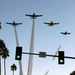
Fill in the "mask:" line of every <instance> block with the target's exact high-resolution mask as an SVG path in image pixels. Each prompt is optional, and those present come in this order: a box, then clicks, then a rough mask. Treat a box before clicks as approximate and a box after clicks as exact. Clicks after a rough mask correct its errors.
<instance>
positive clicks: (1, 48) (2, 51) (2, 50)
mask: <svg viewBox="0 0 75 75" xmlns="http://www.w3.org/2000/svg"><path fill="white" fill-rule="evenodd" d="M0 56H2V58H3V59H4V75H6V58H7V57H9V51H8V49H7V48H6V45H5V43H4V42H3V40H0Z"/></svg>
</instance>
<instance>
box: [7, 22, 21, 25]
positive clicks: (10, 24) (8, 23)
mask: <svg viewBox="0 0 75 75" xmlns="http://www.w3.org/2000/svg"><path fill="white" fill-rule="evenodd" d="M6 24H10V25H12V26H17V25H20V24H22V23H15V21H13V23H9V22H6Z"/></svg>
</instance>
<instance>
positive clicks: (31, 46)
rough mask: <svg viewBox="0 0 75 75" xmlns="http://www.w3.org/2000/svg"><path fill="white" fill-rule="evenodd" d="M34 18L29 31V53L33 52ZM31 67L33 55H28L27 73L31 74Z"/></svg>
mask: <svg viewBox="0 0 75 75" xmlns="http://www.w3.org/2000/svg"><path fill="white" fill-rule="evenodd" d="M34 20H35V19H34V18H33V24H32V32H31V42H30V51H29V52H30V53H33V52H34ZM32 67H33V56H32V55H29V62H28V71H27V75H32Z"/></svg>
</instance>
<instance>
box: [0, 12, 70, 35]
mask: <svg viewBox="0 0 75 75" xmlns="http://www.w3.org/2000/svg"><path fill="white" fill-rule="evenodd" d="M25 16H29V17H31V19H36V18H37V17H41V16H42V15H36V14H35V13H33V14H32V15H29V14H25ZM6 24H10V25H12V26H17V25H21V24H22V23H16V22H15V21H13V23H9V22H6ZM44 24H47V25H48V26H54V25H58V24H59V23H54V22H53V21H51V22H44ZM1 28H2V26H1V22H0V29H1ZM60 34H63V35H68V34H71V33H68V32H67V31H65V32H61V33H60Z"/></svg>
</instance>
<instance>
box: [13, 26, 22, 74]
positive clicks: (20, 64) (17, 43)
mask: <svg viewBox="0 0 75 75" xmlns="http://www.w3.org/2000/svg"><path fill="white" fill-rule="evenodd" d="M14 31H15V38H16V45H17V46H19V42H18V36H17V30H16V26H14ZM19 66H20V71H19V72H20V75H23V72H22V62H21V60H19Z"/></svg>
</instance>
